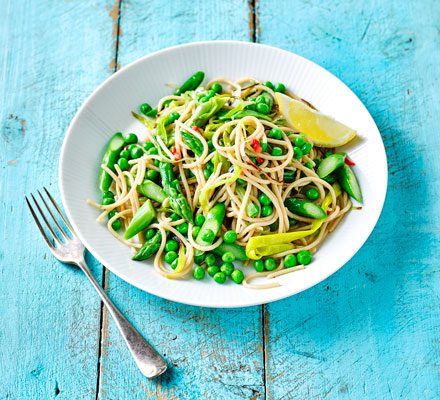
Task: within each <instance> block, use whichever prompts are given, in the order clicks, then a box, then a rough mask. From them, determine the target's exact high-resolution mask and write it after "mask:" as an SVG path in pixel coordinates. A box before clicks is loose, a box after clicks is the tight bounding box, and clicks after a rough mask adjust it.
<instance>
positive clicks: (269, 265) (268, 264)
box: [264, 258, 277, 271]
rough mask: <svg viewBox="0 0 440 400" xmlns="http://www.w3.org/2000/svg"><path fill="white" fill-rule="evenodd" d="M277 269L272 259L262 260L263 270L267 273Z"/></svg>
mask: <svg viewBox="0 0 440 400" xmlns="http://www.w3.org/2000/svg"><path fill="white" fill-rule="evenodd" d="M276 267H277V263H276V261H275V260H274V259H273V258H266V259H265V260H264V268H265V269H266V270H267V271H273V270H274V269H276Z"/></svg>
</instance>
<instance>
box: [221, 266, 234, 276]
mask: <svg viewBox="0 0 440 400" xmlns="http://www.w3.org/2000/svg"><path fill="white" fill-rule="evenodd" d="M234 269H235V267H234V264H232V263H224V264H222V266H221V267H220V271H221V272H223V273H224V274H225V275H226V276H230V275H231V274H232V272H234Z"/></svg>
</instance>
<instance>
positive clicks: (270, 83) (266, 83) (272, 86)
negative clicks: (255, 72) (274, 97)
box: [264, 81, 275, 90]
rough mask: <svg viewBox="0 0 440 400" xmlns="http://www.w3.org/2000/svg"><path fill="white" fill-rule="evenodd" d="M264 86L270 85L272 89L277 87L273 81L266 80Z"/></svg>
mask: <svg viewBox="0 0 440 400" xmlns="http://www.w3.org/2000/svg"><path fill="white" fill-rule="evenodd" d="M264 86H266V87H268V88H269V89H272V90H274V89H275V86H274V84H273V83H272V82H271V81H266V82H264Z"/></svg>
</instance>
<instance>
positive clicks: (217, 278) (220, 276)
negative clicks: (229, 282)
mask: <svg viewBox="0 0 440 400" xmlns="http://www.w3.org/2000/svg"><path fill="white" fill-rule="evenodd" d="M213 278H214V280H215V281H216V282H217V283H219V284H220V285H221V284H223V283H225V281H226V275H225V273H224V272H217V273H216V274H215V275H214V276H213Z"/></svg>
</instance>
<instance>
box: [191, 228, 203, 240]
mask: <svg viewBox="0 0 440 400" xmlns="http://www.w3.org/2000/svg"><path fill="white" fill-rule="evenodd" d="M200 229H202V227H201V226H195V227H194V228H193V231H192V232H193V238H194V239H195V238H196V237H197V235H198V234H199V232H200Z"/></svg>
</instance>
